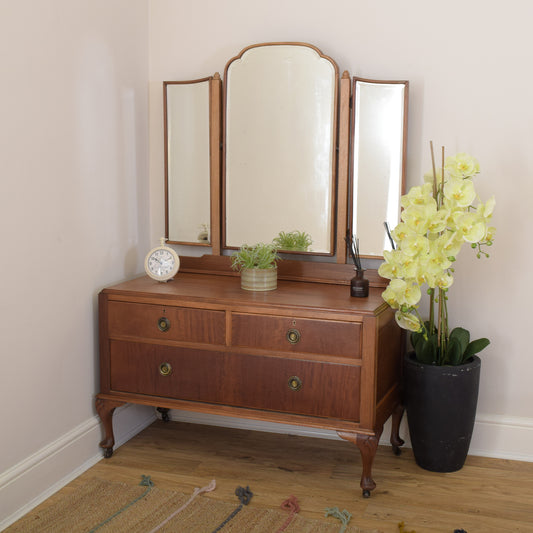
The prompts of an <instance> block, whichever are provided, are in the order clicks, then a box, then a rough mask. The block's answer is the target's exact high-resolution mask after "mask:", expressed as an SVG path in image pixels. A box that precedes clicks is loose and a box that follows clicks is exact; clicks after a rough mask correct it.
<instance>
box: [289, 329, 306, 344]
mask: <svg viewBox="0 0 533 533" xmlns="http://www.w3.org/2000/svg"><path fill="white" fill-rule="evenodd" d="M301 338H302V336H301V335H300V332H299V331H298V330H297V329H293V328H291V329H289V331H287V340H288V341H289V342H290V343H291V344H297V343H298V342H300V339H301Z"/></svg>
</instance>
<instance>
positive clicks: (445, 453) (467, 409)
mask: <svg viewBox="0 0 533 533" xmlns="http://www.w3.org/2000/svg"><path fill="white" fill-rule="evenodd" d="M480 369H481V360H480V359H479V357H477V356H474V357H473V358H472V360H471V362H469V363H467V364H464V365H459V366H436V365H426V364H422V363H419V362H418V361H417V360H416V359H415V356H414V353H410V354H407V356H406V358H405V364H404V394H405V396H404V401H405V407H406V411H407V421H408V424H409V436H410V438H411V444H412V446H413V454H414V456H415V460H416V462H417V464H418V465H419V466H421V467H422V468H424V469H426V470H430V471H432V472H455V471H456V470H460V469H461V468H462V467H463V465H464V463H465V460H466V457H467V455H468V449H469V447H470V440H471V438H472V432H473V429H474V420H475V417H476V408H477V398H478V391H479V376H480Z"/></svg>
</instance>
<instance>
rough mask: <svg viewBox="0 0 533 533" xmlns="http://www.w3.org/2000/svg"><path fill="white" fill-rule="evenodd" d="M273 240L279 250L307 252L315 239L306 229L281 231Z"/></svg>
mask: <svg viewBox="0 0 533 533" xmlns="http://www.w3.org/2000/svg"><path fill="white" fill-rule="evenodd" d="M272 242H273V243H274V246H276V248H277V249H278V250H285V251H295V252H307V251H309V247H310V246H311V244H313V239H311V235H309V233H306V232H305V231H297V230H295V231H288V232H285V231H280V232H279V233H278V235H277V237H275V238H274V240H273V241H272Z"/></svg>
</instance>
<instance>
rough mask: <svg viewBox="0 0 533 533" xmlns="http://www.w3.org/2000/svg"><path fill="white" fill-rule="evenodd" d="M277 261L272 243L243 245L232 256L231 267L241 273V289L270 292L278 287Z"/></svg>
mask: <svg viewBox="0 0 533 533" xmlns="http://www.w3.org/2000/svg"><path fill="white" fill-rule="evenodd" d="M278 259H279V256H278V254H277V249H276V247H275V246H274V244H273V243H268V244H265V243H258V244H255V245H253V246H249V245H247V244H243V245H242V246H241V248H240V249H239V250H238V251H237V252H235V253H234V254H233V255H232V261H231V267H232V268H233V269H234V270H239V271H240V273H241V288H242V289H245V290H248V291H271V290H274V289H276V288H277V286H278V268H277V265H276V261H277V260H278Z"/></svg>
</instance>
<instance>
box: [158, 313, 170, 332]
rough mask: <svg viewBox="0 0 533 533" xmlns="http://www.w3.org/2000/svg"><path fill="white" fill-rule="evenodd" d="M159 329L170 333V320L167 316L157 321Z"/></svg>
mask: <svg viewBox="0 0 533 533" xmlns="http://www.w3.org/2000/svg"><path fill="white" fill-rule="evenodd" d="M157 327H158V328H159V331H168V330H169V329H170V320H169V319H168V318H167V317H166V316H162V317H161V318H160V319H159V320H158V321H157Z"/></svg>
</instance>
